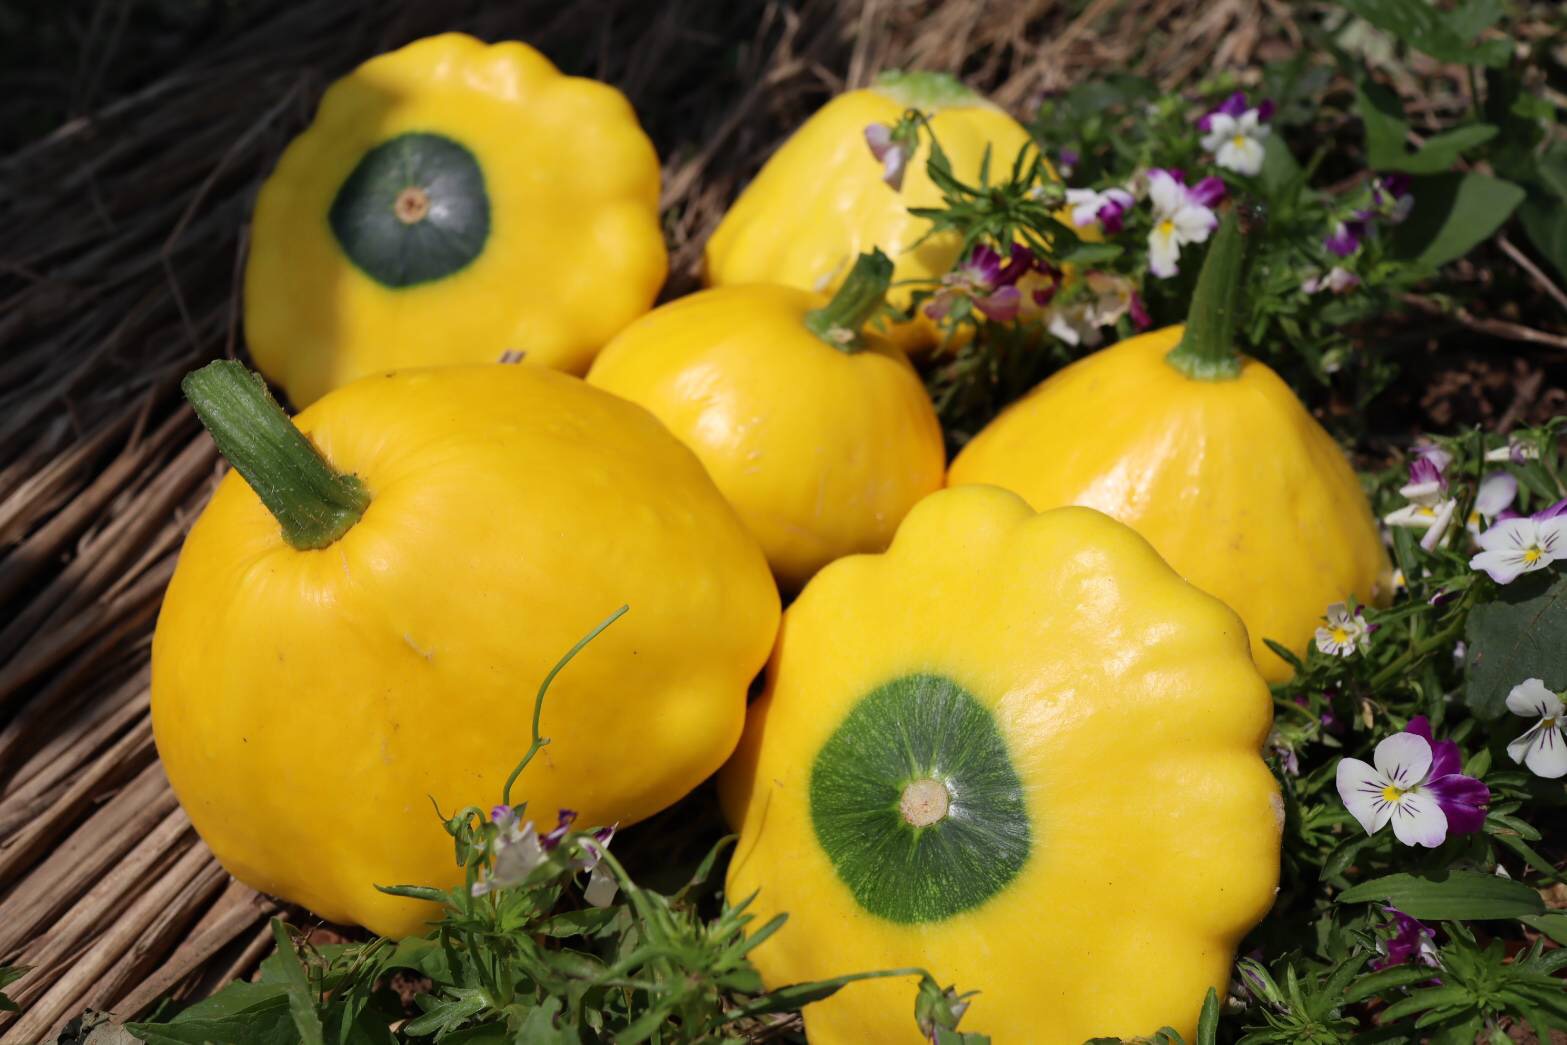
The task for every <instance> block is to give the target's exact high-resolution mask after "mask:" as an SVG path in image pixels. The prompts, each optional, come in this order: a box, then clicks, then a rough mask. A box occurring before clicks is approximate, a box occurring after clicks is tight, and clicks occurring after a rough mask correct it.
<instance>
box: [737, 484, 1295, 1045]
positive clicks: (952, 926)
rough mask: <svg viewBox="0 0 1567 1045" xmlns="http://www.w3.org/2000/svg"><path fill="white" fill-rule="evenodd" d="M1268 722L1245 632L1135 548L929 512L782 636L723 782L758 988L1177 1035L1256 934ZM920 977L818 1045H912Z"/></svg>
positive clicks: (867, 1005) (1002, 1027)
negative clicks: (879, 973)
mask: <svg viewBox="0 0 1567 1045" xmlns="http://www.w3.org/2000/svg"><path fill="white" fill-rule="evenodd" d="M1271 712H1272V701H1271V699H1270V698H1269V694H1268V689H1267V687H1266V686H1265V685H1264V684H1263V681H1262V678H1261V677H1260V676H1259V675H1258V674H1257V669H1256V667H1255V666H1254V665H1253V664H1252V662H1251V657H1250V655H1249V653H1248V651H1247V647H1246V637H1245V631H1244V629H1243V628H1242V626H1241V622H1240V621H1239V620H1238V619H1237V618H1236V616H1235V614H1234V613H1233V612H1231V611H1230V610H1229V609H1228V608H1227V607H1225V606H1224V605H1222V604H1221V603H1220V602H1219V601H1218V600H1217V599H1214V598H1212V597H1211V596H1208V595H1205V594H1203V593H1202V592H1200V591H1198V590H1197V589H1196V588H1194V587H1192V586H1191V585H1189V584H1187V583H1185V582H1184V581H1182V580H1181V579H1180V578H1179V577H1178V576H1176V574H1175V572H1174V571H1173V570H1171V569H1170V568H1169V567H1168V566H1166V565H1165V564H1164V562H1163V561H1162V560H1161V559H1160V558H1159V556H1158V554H1157V553H1155V552H1154V550H1153V549H1152V548H1151V547H1150V546H1149V545H1148V542H1146V541H1145V540H1143V539H1142V538H1141V537H1139V536H1138V535H1137V534H1136V533H1134V532H1133V531H1132V530H1131V529H1130V528H1128V527H1126V526H1122V525H1121V524H1120V523H1117V522H1115V521H1114V520H1112V519H1110V518H1108V517H1106V516H1104V515H1101V514H1100V513H1098V512H1095V511H1090V510H1088V509H1085V508H1062V509H1057V510H1055V511H1050V512H1045V513H1043V514H1040V515H1035V514H1034V513H1033V512H1032V511H1030V510H1029V508H1028V506H1027V505H1026V504H1024V503H1023V501H1022V500H1021V499H1020V498H1018V497H1017V496H1016V495H1014V494H1011V493H1009V492H1007V491H1005V490H1000V489H996V488H994V487H967V488H963V489H957V490H945V491H943V492H941V493H937V494H933V495H932V496H930V497H928V498H926V499H925V500H924V501H922V502H921V503H920V504H919V505H918V506H916V507H915V509H914V510H913V511H912V512H910V513H909V515H908V517H907V518H906V519H905V520H904V522H903V525H902V527H901V528H899V530H898V534H897V536H896V538H895V539H894V540H893V542H892V546H891V547H890V549H889V550H888V551H887V552H886V553H885V554H883V555H862V556H852V557H850V558H846V559H840V560H839V561H838V562H835V563H833V564H832V565H830V566H828V567H827V568H826V569H824V570H822V572H821V573H819V574H817V575H816V577H815V578H814V579H813V580H812V581H811V583H810V584H808V585H807V586H806V588H805V591H804V592H803V593H802V594H801V595H800V597H799V599H798V600H797V601H795V602H794V604H793V605H791V606H790V607H789V610H788V611H787V612H786V613H785V615H784V623H783V627H782V629H781V630H780V633H779V639H778V645H777V647H776V649H775V650H774V651H773V657H772V661H771V663H770V664H769V666H768V673H767V685H766V689H765V691H764V693H763V695H762V696H761V697H760V699H759V700H758V701H757V702H756V703H755V704H753V705H752V708H751V712H750V715H749V717H748V719H747V721H746V731H745V736H744V738H743V739H742V740H741V743H740V747H739V748H738V749H737V751H736V753H735V757H734V758H733V759H732V760H731V761H730V763H729V765H727V766H726V767H725V768H724V772H723V775H722V776H721V777H720V781H721V785H722V789H723V791H722V793H723V797H724V799H725V806H726V810H727V811H728V812H729V813H730V814H731V815H732V816H733V817H734V818H735V819H736V821H737V823H738V825H739V830H740V840H739V842H738V844H737V845H736V847H735V853H734V859H733V862H732V864H731V866H730V871H729V878H728V884H727V895H728V897H729V898H730V901H731V902H737V901H739V900H740V899H742V898H744V897H748V896H750V895H751V894H753V893H755V894H756V899H755V900H754V901H753V906H752V908H751V910H752V912H753V913H754V914H755V915H756V917H757V924H758V925H760V924H762V923H764V922H765V921H766V920H767V919H768V918H770V917H772V916H774V915H775V914H777V913H779V912H788V915H789V920H788V922H787V924H786V925H785V926H784V928H783V929H782V930H781V931H779V932H777V933H775V934H774V935H773V936H771V937H769V938H768V939H767V940H766V941H765V942H764V943H762V944H761V946H760V947H758V948H757V950H756V951H755V952H754V953H753V957H754V960H755V962H756V965H757V968H758V969H759V970H760V972H761V974H762V977H763V979H764V981H765V982H766V983H767V984H768V985H769V986H772V987H776V986H779V985H782V984H786V983H792V982H799V981H802V980H810V979H816V978H821V977H826V976H830V975H837V974H841V973H844V972H847V971H851V970H858V969H888V968H902V967H919V968H924V969H928V970H929V971H930V972H931V973H932V974H933V975H934V976H935V977H936V978H937V979H938V980H939V981H940V982H942V983H955V984H958V985H959V986H960V987H961V988H971V989H977V990H978V991H979V992H980V993H979V994H977V995H976V996H975V997H974V999H973V1007H972V1009H971V1010H970V1011H969V1012H968V1014H967V1015H965V1017H964V1021H963V1022H964V1027H965V1028H966V1029H972V1030H974V1031H978V1032H983V1033H986V1034H989V1035H991V1036H992V1040H994V1041H995V1042H996V1045H1022V1043H1027V1045H1057V1043H1059V1045H1079V1043H1080V1042H1082V1041H1083V1040H1084V1039H1086V1038H1090V1037H1094V1036H1096V1035H1122V1036H1127V1037H1130V1036H1132V1035H1135V1034H1141V1033H1146V1032H1148V1031H1150V1030H1152V1029H1153V1028H1155V1027H1159V1026H1161V1025H1165V1024H1168V1025H1171V1026H1174V1027H1175V1028H1176V1029H1178V1030H1180V1031H1181V1032H1182V1033H1183V1034H1185V1035H1187V1037H1188V1039H1190V1037H1191V1034H1192V1029H1193V1026H1194V1025H1195V1023H1196V1020H1197V1013H1198V1010H1199V1008H1200V1006H1201V1004H1202V1000H1203V996H1204V994H1205V993H1206V992H1207V990H1208V988H1210V987H1215V988H1218V990H1219V991H1220V992H1221V995H1222V992H1223V991H1224V988H1225V984H1226V982H1227V980H1228V978H1229V974H1230V962H1231V958H1232V952H1233V949H1234V947H1235V945H1236V942H1237V941H1238V940H1239V939H1240V937H1241V936H1242V935H1243V934H1244V933H1245V932H1246V931H1247V930H1248V929H1249V928H1250V927H1251V926H1253V925H1255V924H1256V923H1257V922H1258V921H1259V920H1260V919H1261V918H1262V916H1263V914H1264V913H1265V912H1266V911H1267V910H1268V907H1269V906H1270V905H1271V903H1272V901H1273V896H1274V892H1275V886H1276V883H1277V878H1278V857H1279V837H1280V827H1281V822H1282V818H1283V807H1282V804H1281V801H1280V798H1279V795H1278V791H1277V788H1276V787H1275V785H1274V781H1273V777H1272V775H1271V774H1270V773H1269V771H1268V768H1267V766H1266V765H1265V764H1264V763H1263V761H1262V758H1261V756H1260V748H1261V745H1262V743H1263V741H1264V738H1265V737H1266V736H1267V733H1268V729H1269V725H1270V720H1271ZM912 993H913V991H912V988H911V986H910V984H909V982H908V981H907V980H875V981H867V982H863V983H856V984H851V985H850V986H848V987H846V988H844V989H843V990H842V991H840V992H839V993H838V994H836V995H834V996H833V997H831V998H829V999H827V1000H826V1001H823V1002H820V1003H817V1004H814V1005H811V1006H809V1007H807V1008H806V1010H805V1027H806V1034H807V1036H808V1037H809V1038H810V1040H811V1042H812V1045H884V1043H904V1042H906V1043H908V1045H916V1043H917V1042H919V1041H921V1040H922V1039H921V1038H920V1036H919V1034H918V1033H917V1032H916V1031H915V1029H914V1027H913V1025H912V1024H911V1023H910V1021H909V1019H908V1008H909V1003H910V1000H911V996H912Z"/></svg>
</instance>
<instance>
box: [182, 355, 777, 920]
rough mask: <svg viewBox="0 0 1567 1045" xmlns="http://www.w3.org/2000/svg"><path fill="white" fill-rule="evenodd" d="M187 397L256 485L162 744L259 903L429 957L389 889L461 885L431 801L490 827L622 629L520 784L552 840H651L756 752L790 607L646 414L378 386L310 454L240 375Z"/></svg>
mask: <svg viewBox="0 0 1567 1045" xmlns="http://www.w3.org/2000/svg"><path fill="white" fill-rule="evenodd" d="M186 388H187V394H188V395H189V396H190V398H191V400H192V402H193V404H194V405H195V406H196V408H197V411H198V413H199V414H200V415H201V416H202V419H203V421H204V422H205V423H206V424H207V426H208V427H209V428H210V429H211V430H212V431H213V433H214V437H215V438H216V439H217V442H218V445H219V448H220V449H222V450H223V452H224V453H225V454H226V455H227V456H228V457H229V459H230V461H232V462H233V464H234V466H235V471H234V472H231V473H230V474H229V475H228V476H227V477H225V478H224V480H223V481H222V483H221V484H220V485H219V486H218V489H217V492H216V494H214V496H213V498H212V501H211V503H210V504H209V505H208V506H207V508H206V510H205V511H203V512H202V514H201V516H200V518H199V519H198V520H197V521H196V523H195V525H194V526H193V527H192V529H191V532H190V536H189V537H188V538H187V539H186V542H185V547H184V549H183V551H182V552H181V553H180V559H179V565H178V567H177V568H176V570H175V572H174V577H173V579H172V580H171V581H170V583H169V588H168V593H167V595H166V597H165V599H164V602H163V609H162V612H161V614H160V615H159V618H158V626H157V632H156V634H155V635H154V638H153V649H152V721H153V730H154V733H155V736H156V739H157V744H158V752H159V754H160V755H161V757H162V759H163V765H164V768H165V769H166V770H167V772H168V776H169V782H170V783H171V784H172V785H173V786H174V791H175V793H176V794H177V795H178V796H179V799H180V802H181V803H182V804H183V805H184V807H185V809H186V811H187V812H188V813H189V814H190V818H191V821H192V822H193V823H194V824H195V826H196V830H197V831H198V832H199V833H200V834H201V837H202V838H203V839H204V840H205V841H206V842H207V844H208V845H209V846H211V847H212V851H213V853H214V854H215V855H216V856H217V858H218V860H219V861H220V862H221V863H222V864H223V866H224V867H226V868H227V869H228V870H229V871H230V872H231V873H232V874H233V875H234V877H236V878H238V879H239V880H240V881H242V882H244V883H246V884H247V885H250V886H251V887H253V888H255V889H258V890H261V891H262V892H265V893H270V894H272V895H275V896H280V897H283V898H285V899H287V900H291V901H293V902H296V903H299V904H302V905H304V906H305V907H308V908H309V909H311V910H312V911H314V912H315V913H316V914H318V915H320V916H321V917H323V918H326V919H329V920H331V921H334V922H357V923H359V924H361V925H364V926H366V927H368V928H370V929H373V930H375V931H376V932H379V933H384V934H386V935H388V936H394V937H396V936H401V935H404V934H408V933H411V932H418V931H420V928H421V925H422V923H423V922H424V921H425V920H426V919H427V918H428V917H429V916H430V914H431V910H432V908H431V907H430V905H426V904H423V903H420V902H416V901H412V900H407V899H402V898H398V897H393V896H387V895H384V894H382V893H380V892H377V890H376V888H375V886H376V885H378V884H380V885H401V884H416V885H425V884H430V885H446V886H450V885H453V884H456V882H458V881H460V880H461V874H462V872H461V870H460V869H459V868H457V867H456V865H455V864H454V862H453V859H452V848H451V841H450V839H449V838H447V837H446V835H445V832H443V831H442V829H441V823H440V821H439V819H438V818H437V816H436V813H435V812H434V810H432V808H431V804H430V803H431V799H432V798H433V799H434V800H435V801H436V803H437V804H438V805H439V806H440V808H441V809H443V810H446V811H447V812H448V813H450V811H452V810H454V809H457V808H460V807H463V806H466V805H469V804H482V805H483V806H485V807H488V806H489V805H490V804H491V803H492V802H494V801H495V800H496V798H497V797H498V796H499V795H500V794H501V787H502V782H503V781H504V780H505V779H506V776H507V774H508V772H509V771H510V770H511V769H512V767H513V766H514V765H515V764H516V762H517V759H518V758H519V757H520V755H521V753H522V751H523V750H524V749H525V748H526V747H527V746H528V743H529V740H530V737H531V719H532V715H533V703H534V702H533V693H534V690H535V688H536V687H537V686H538V684H539V682H540V680H541V679H542V677H543V676H544V674H545V673H546V671H548V669H549V668H550V666H551V665H552V664H553V663H554V661H555V659H556V658H557V657H558V656H559V655H560V652H561V651H562V650H564V649H566V648H568V647H569V646H571V644H572V642H573V641H574V640H576V639H577V638H578V637H579V636H580V635H582V634H583V633H584V632H586V631H587V629H588V628H589V627H590V626H592V625H593V624H594V623H596V622H598V621H599V620H601V619H603V618H604V616H605V615H606V614H607V613H608V612H609V611H611V610H613V609H615V608H616V607H617V606H618V605H620V604H621V603H628V604H629V605H630V607H631V609H630V612H629V613H628V614H627V615H626V616H625V618H624V619H622V620H621V621H620V622H618V623H617V624H616V625H615V626H614V627H613V628H610V629H609V630H608V631H606V632H605V633H604V634H603V635H602V636H600V637H599V638H598V639H596V640H595V641H594V643H593V645H592V647H591V648H590V649H589V650H588V651H587V652H585V653H584V654H583V655H582V656H580V657H578V658H577V659H576V660H575V661H573V662H572V663H571V665H570V667H569V668H568V669H567V670H566V671H565V672H563V673H562V674H561V675H560V677H559V678H558V679H556V681H555V683H554V686H553V687H552V689H551V691H550V702H549V703H548V705H547V706H546V707H545V708H544V711H543V719H542V723H541V725H542V732H543V734H544V736H546V737H548V738H550V739H551V741H552V743H551V744H550V745H549V746H548V747H547V748H545V749H544V750H543V752H542V753H541V754H540V756H539V757H538V758H536V759H534V761H533V764H532V765H531V766H530V767H529V768H528V772H527V774H526V775H525V776H524V777H523V778H522V780H521V781H520V782H519V795H520V796H521V797H524V798H526V799H528V800H529V808H530V810H531V812H532V814H533V815H534V816H536V817H542V818H546V819H548V820H549V822H551V823H553V821H554V817H555V813H556V810H557V809H558V808H561V807H569V808H571V809H574V810H577V811H578V812H579V814H580V818H581V822H582V823H591V824H605V825H607V824H613V823H615V822H617V821H618V822H620V823H628V822H630V821H634V820H638V819H640V818H643V817H646V816H649V815H651V814H652V813H654V812H657V811H658V810H660V809H663V808H664V807H666V806H668V805H670V804H671V803H673V802H675V801H676V800H677V799H679V798H680V797H681V796H682V795H684V794H685V793H686V792H687V791H689V790H690V789H691V788H692V787H694V786H695V785H696V784H697V783H699V782H700V781H701V780H702V779H703V778H704V777H706V776H708V775H709V774H710V773H712V772H713V771H714V770H715V769H717V768H718V766H719V765H720V764H721V763H722V762H723V761H724V759H725V758H726V757H727V756H728V755H729V753H730V751H731V750H732V749H733V748H734V745H735V742H736V740H737V738H738V737H739V735H740V730H741V727H742V724H743V720H744V715H745V700H746V688H747V686H748V685H749V683H750V681H751V679H752V677H753V676H754V675H755V673H756V672H757V671H758V670H759V668H760V667H761V664H762V662H763V661H765V659H766V657H767V651H768V649H769V647H770V645H771V643H772V640H773V636H774V634H775V631H776V628H777V621H778V612H779V609H778V594H777V590H776V588H775V587H774V585H773V581H772V578H771V577H770V576H769V575H768V572H767V564H766V561H765V560H764V559H763V557H762V554H761V551H760V550H759V549H758V548H757V547H756V542H755V541H754V540H752V538H751V536H750V535H749V534H747V533H746V532H745V529H744V527H743V526H742V525H741V524H740V521H739V519H737V518H736V517H735V515H734V512H733V510H732V509H730V507H729V506H728V505H727V504H726V503H724V500H723V498H722V496H721V495H720V494H719V492H718V490H717V489H716V488H714V486H713V484H712V481H711V480H709V479H708V477H707V476H706V474H704V473H703V471H702V467H701V465H700V463H699V462H698V461H697V460H696V458H695V457H693V456H692V455H691V453H690V451H688V450H686V448H685V447H683V446H681V445H680V444H679V443H678V442H676V441H675V439H674V438H673V437H672V436H670V435H669V433H667V432H666V431H664V429H663V427H662V426H661V425H659V424H658V422H657V421H655V420H654V419H653V418H652V417H650V416H649V415H648V414H647V413H646V412H645V411H643V410H641V409H638V408H637V407H634V406H632V405H630V404H628V403H625V402H622V401H621V400H619V399H616V398H615V397H614V396H610V395H607V394H605V393H603V392H600V391H598V390H597V389H594V388H590V387H588V386H587V385H586V384H584V383H582V382H581V381H580V380H578V379H576V378H573V377H568V376H566V375H564V374H560V373H556V372H554V371H551V370H548V369H545V368H542V367H534V366H530V365H527V364H523V365H520V366H494V365H489V366H466V367H448V368H439V369H431V370H406V371H401V372H399V373H396V374H392V375H387V376H381V377H371V378H366V379H365V380H363V381H359V382H356V383H354V384H351V385H348V386H346V387H344V388H342V389H340V390H338V391H336V392H334V393H332V394H331V395H329V396H327V397H325V398H324V399H322V400H321V401H320V402H319V403H317V404H316V405H315V406H313V407H311V408H310V409H308V410H306V411H305V412H304V413H302V414H300V415H299V417H298V418H297V422H298V425H299V429H298V430H296V429H294V428H293V427H292V426H291V425H290V424H289V422H288V419H287V418H286V417H285V416H284V415H283V413H282V412H281V410H279V409H278V408H277V406H276V404H275V403H273V402H272V401H271V400H270V398H269V397H268V396H267V394H266V390H265V387H264V386H263V385H262V383H261V380H260V379H259V377H256V376H255V375H253V374H250V373H248V372H246V371H245V370H244V369H243V368H242V367H240V366H239V364H236V363H216V364H213V365H212V366H210V367H208V368H206V369H204V370H201V371H198V372H197V373H195V374H192V375H191V376H190V377H188V378H187V379H186ZM300 431H303V432H304V433H306V434H307V435H308V437H309V438H308V440H307V439H306V438H305V436H302V435H300V434H299V433H300ZM312 444H313V445H312ZM318 451H319V452H318ZM258 494H259V496H258Z"/></svg>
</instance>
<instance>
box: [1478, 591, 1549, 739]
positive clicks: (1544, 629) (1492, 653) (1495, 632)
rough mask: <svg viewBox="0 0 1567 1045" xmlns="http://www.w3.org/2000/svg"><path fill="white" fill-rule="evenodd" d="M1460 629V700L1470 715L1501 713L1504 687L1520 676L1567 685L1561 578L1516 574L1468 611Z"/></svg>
mask: <svg viewBox="0 0 1567 1045" xmlns="http://www.w3.org/2000/svg"><path fill="white" fill-rule="evenodd" d="M1466 634H1467V641H1468V644H1469V650H1468V664H1469V671H1468V679H1467V688H1466V689H1465V693H1464V699H1465V701H1466V702H1467V703H1468V705H1469V707H1470V708H1472V709H1473V710H1474V712H1475V714H1477V715H1480V716H1482V717H1484V718H1497V717H1498V716H1500V715H1503V714H1505V713H1506V710H1507V708H1506V706H1505V702H1506V700H1507V692H1508V690H1510V689H1512V688H1513V686H1515V685H1517V684H1518V683H1519V682H1520V681H1522V680H1523V679H1528V678H1537V679H1541V680H1543V681H1544V682H1545V684H1546V685H1547V686H1550V687H1554V688H1555V689H1557V690H1562V689H1567V642H1563V637H1564V636H1567V577H1563V576H1557V575H1552V574H1548V573H1540V574H1535V575H1533V576H1529V577H1520V578H1519V579H1518V580H1516V581H1514V582H1513V583H1512V584H1510V585H1508V586H1507V588H1506V589H1505V590H1503V591H1502V592H1501V593H1500V597H1499V598H1498V599H1497V600H1496V601H1495V602H1492V603H1488V604H1486V605H1484V606H1481V607H1479V608H1477V609H1476V610H1475V611H1474V613H1473V614H1471V615H1470V617H1469V625H1468V628H1467V629H1466Z"/></svg>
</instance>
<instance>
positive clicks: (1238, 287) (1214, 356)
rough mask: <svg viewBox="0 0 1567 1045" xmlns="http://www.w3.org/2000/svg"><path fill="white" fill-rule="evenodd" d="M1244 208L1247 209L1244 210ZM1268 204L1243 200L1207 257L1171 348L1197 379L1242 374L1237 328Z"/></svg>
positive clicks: (1173, 360)
mask: <svg viewBox="0 0 1567 1045" xmlns="http://www.w3.org/2000/svg"><path fill="white" fill-rule="evenodd" d="M1243 211H1244V212H1245V213H1244V214H1243ZM1261 215H1262V208H1261V207H1260V206H1256V205H1247V204H1241V205H1237V206H1235V207H1232V208H1231V209H1230V211H1229V213H1228V214H1226V215H1225V216H1224V220H1223V221H1221V222H1220V223H1219V231H1218V233H1217V234H1216V235H1215V236H1214V238H1213V246H1211V247H1209V248H1208V256H1207V257H1206V258H1205V259H1203V264H1202V272H1200V273H1199V274H1198V276H1197V290H1196V292H1195V293H1193V294H1192V307H1191V311H1190V312H1188V313H1187V316H1186V332H1185V333H1184V334H1182V335H1181V341H1180V344H1178V345H1176V346H1175V347H1174V348H1172V349H1170V351H1169V353H1168V354H1167V355H1166V356H1165V357H1164V359H1165V362H1167V363H1169V364H1170V365H1171V366H1173V367H1175V369H1177V370H1179V371H1180V372H1181V373H1183V374H1185V375H1186V376H1187V377H1189V378H1192V379H1193V380H1196V381H1229V380H1231V379H1233V378H1236V377H1239V376H1240V372H1241V356H1240V353H1239V352H1237V351H1236V350H1235V328H1236V326H1237V324H1238V322H1239V320H1240V306H1241V293H1242V290H1243V289H1244V286H1245V281H1246V280H1245V277H1246V269H1247V262H1248V255H1249V254H1250V253H1251V252H1250V250H1248V247H1249V244H1250V241H1251V240H1252V239H1253V238H1254V236H1253V235H1252V226H1253V225H1255V224H1258V223H1260V221H1261Z"/></svg>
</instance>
